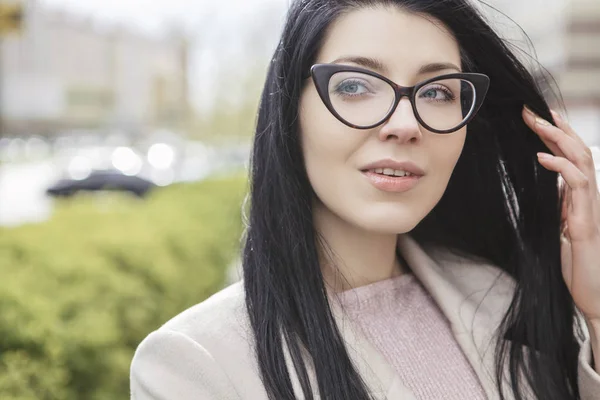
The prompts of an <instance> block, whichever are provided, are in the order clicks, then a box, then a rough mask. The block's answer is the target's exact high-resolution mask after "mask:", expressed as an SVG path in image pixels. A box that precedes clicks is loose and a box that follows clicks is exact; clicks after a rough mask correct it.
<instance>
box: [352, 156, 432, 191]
mask: <svg viewBox="0 0 600 400" xmlns="http://www.w3.org/2000/svg"><path fill="white" fill-rule="evenodd" d="M378 168H383V169H385V168H391V169H396V170H402V171H406V172H409V173H410V174H411V175H410V176H387V175H381V174H378V173H376V172H374V171H373V170H374V169H378ZM361 172H362V173H363V175H364V176H365V177H366V178H367V179H368V180H369V183H371V185H373V186H374V187H375V188H376V189H379V190H381V191H384V192H392V193H402V192H406V191H408V190H410V189H412V188H414V187H415V186H416V185H417V183H419V180H420V179H421V177H423V175H425V171H423V170H422V169H421V168H419V167H418V166H417V165H415V164H413V163H412V162H407V161H404V162H400V161H395V160H392V159H385V160H380V161H377V162H374V163H372V164H369V165H367V166H365V167H364V168H363V169H362V170H361Z"/></svg>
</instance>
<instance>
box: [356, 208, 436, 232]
mask: <svg viewBox="0 0 600 400" xmlns="http://www.w3.org/2000/svg"><path fill="white" fill-rule="evenodd" d="M411 214H412V215H406V213H382V214H381V215H370V216H369V215H366V214H365V215H362V216H360V220H358V221H356V222H355V223H356V225H357V226H359V227H361V228H362V229H364V230H366V231H369V232H376V233H379V234H401V233H407V232H410V231H412V230H413V229H414V228H415V227H416V226H417V225H418V224H419V222H421V220H422V219H423V218H424V217H425V216H424V215H423V217H420V214H418V213H416V212H413V213H411Z"/></svg>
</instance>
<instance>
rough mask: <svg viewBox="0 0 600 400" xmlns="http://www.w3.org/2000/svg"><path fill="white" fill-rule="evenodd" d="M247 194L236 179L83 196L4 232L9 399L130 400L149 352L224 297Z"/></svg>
mask: <svg viewBox="0 0 600 400" xmlns="http://www.w3.org/2000/svg"><path fill="white" fill-rule="evenodd" d="M245 190H246V182H245V180H244V179H242V178H239V177H236V178H227V179H221V180H212V181H205V182H202V183H194V184H179V185H173V186H171V187H168V188H162V189H157V190H156V191H155V192H153V193H152V194H151V195H150V196H149V197H148V198H146V199H144V200H139V199H136V198H132V197H127V196H125V195H118V194H110V195H106V196H100V197H98V196H94V197H90V196H85V197H82V196H80V197H77V198H75V199H72V200H65V201H61V202H60V204H59V205H58V206H57V210H56V212H55V214H54V216H53V217H52V219H51V220H49V221H47V222H45V223H42V224H37V225H27V226H22V227H19V228H11V229H0V274H1V278H0V399H3V400H34V399H35V400H46V399H47V400H55V399H64V400H87V399H90V400H100V399H102V400H116V399H128V398H129V382H128V380H129V365H130V363H131V358H132V356H133V352H134V350H135V348H136V346H137V345H138V344H139V342H140V341H141V340H142V339H143V338H144V337H145V336H146V335H147V334H148V333H150V332H151V331H152V330H154V329H156V328H158V327H159V326H160V325H161V324H162V323H164V322H166V321H167V320H168V319H169V318H171V317H172V316H174V315H176V314H177V313H179V312H180V311H182V310H184V309H185V308H187V307H189V306H191V305H193V304H195V303H198V302H199V301H202V300H203V299H205V298H206V297H207V296H209V295H210V294H212V293H214V292H215V291H217V290H219V289H220V288H221V287H222V286H223V284H224V282H225V275H226V268H227V266H228V265H229V264H230V263H231V262H232V260H233V259H234V258H235V256H236V253H237V251H238V249H239V238H240V234H241V229H242V228H241V227H242V224H241V209H240V207H241V204H242V199H243V196H244V194H245Z"/></svg>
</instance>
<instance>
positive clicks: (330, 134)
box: [299, 90, 364, 192]
mask: <svg viewBox="0 0 600 400" xmlns="http://www.w3.org/2000/svg"><path fill="white" fill-rule="evenodd" d="M305 92H306V93H305V94H303V96H302V98H301V101H300V111H299V116H300V137H301V142H302V152H303V154H304V161H305V165H306V171H307V174H308V177H309V179H310V181H311V184H312V186H313V187H314V188H315V191H317V192H318V191H319V189H320V187H321V186H327V185H328V183H329V186H331V182H335V181H339V180H340V179H343V177H342V176H340V175H342V174H343V171H344V169H345V168H347V167H348V163H349V160H350V159H351V158H352V156H353V154H354V153H355V152H356V150H357V149H358V148H360V145H361V143H362V141H363V140H364V135H361V132H357V131H354V132H352V131H353V130H352V129H351V128H349V127H347V126H345V125H343V124H342V123H341V122H339V121H338V120H337V119H336V118H335V117H334V116H333V115H331V113H330V112H329V111H328V110H327V108H326V107H325V105H323V103H322V101H321V99H320V98H319V97H318V95H317V94H316V91H314V90H306V91H305Z"/></svg>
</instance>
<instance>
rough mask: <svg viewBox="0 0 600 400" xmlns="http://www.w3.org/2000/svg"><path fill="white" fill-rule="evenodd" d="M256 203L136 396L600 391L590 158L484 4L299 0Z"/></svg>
mask: <svg viewBox="0 0 600 400" xmlns="http://www.w3.org/2000/svg"><path fill="white" fill-rule="evenodd" d="M484 98H485V101H484ZM524 105H527V106H528V108H524ZM530 110H533V111H530ZM547 121H554V123H555V125H553V124H551V123H549V122H547ZM467 124H468V126H467ZM557 173H560V174H561V175H562V177H563V178H564V181H565V185H564V189H563V190H564V192H563V193H564V195H562V196H561V195H559V189H558V187H557V177H558V174H557ZM250 195H251V205H250V213H249V221H248V227H247V232H246V241H245V247H244V250H243V268H244V279H243V283H239V284H235V285H233V286H231V287H229V288H227V289H225V290H224V291H222V292H220V293H218V294H216V295H214V296H213V297H212V298H210V299H208V300H206V301H205V302H203V303H201V304H200V305H198V306H195V307H193V308H191V309H190V310H188V311H186V312H184V313H183V314H181V315H179V316H178V317H176V318H175V319H173V320H172V321H170V322H168V323H167V324H166V325H164V326H163V327H162V328H160V329H159V330H158V331H156V332H154V333H152V334H151V335H150V336H149V337H148V338H146V339H145V340H144V342H143V343H142V344H141V345H140V347H139V348H138V350H137V353H136V356H135V358H134V360H133V364H132V371H131V388H132V398H134V399H137V400H145V399H178V400H179V399H252V400H262V399H270V400H282V399H318V398H320V399H335V400H348V399H352V400H362V399H389V400H395V399H484V398H489V399H500V398H501V399H544V400H548V399H556V400H558V399H560V400H564V399H586V400H598V399H600V374H599V371H600V355H599V352H600V262H599V261H598V260H600V233H599V231H600V200H599V195H598V189H597V187H596V183H595V179H594V169H593V164H592V160H591V156H590V151H589V149H588V148H587V147H586V146H585V145H584V144H583V142H582V141H581V140H580V139H579V138H578V136H577V134H576V133H575V132H574V131H573V130H572V129H571V128H570V127H569V125H568V124H567V123H566V122H564V121H563V120H562V119H561V118H560V117H559V116H558V114H556V113H552V114H551V113H550V110H549V109H548V106H547V104H546V103H545V101H544V99H543V97H542V95H541V93H540V90H539V89H538V88H537V86H536V84H535V82H534V80H533V79H532V77H531V75H530V74H529V73H528V72H527V71H526V70H525V68H524V67H523V66H522V65H521V64H520V63H519V62H518V61H517V59H516V58H515V57H514V56H513V55H512V54H511V53H510V51H509V50H508V49H507V47H506V46H505V45H504V43H503V42H502V41H501V40H500V39H499V38H498V37H497V36H496V34H495V33H494V32H493V31H492V30H491V29H490V27H489V26H488V25H487V24H486V23H485V22H484V21H483V19H482V17H481V16H480V15H479V14H478V13H477V11H476V10H475V9H474V7H473V6H471V5H469V4H468V3H466V2H465V0H446V1H439V0H429V1H426V0H302V1H296V2H295V3H293V5H292V6H291V9H290V11H289V15H288V19H287V23H286V26H285V29H284V32H283V37H282V39H281V42H280V45H279V47H278V48H277V50H276V53H275V56H274V58H273V62H272V64H271V67H270V69H269V72H268V75H267V81H266V85H265V88H264V92H263V96H262V102H261V105H260V110H259V115H258V126H257V130H256V136H255V143H254V152H253V156H252V172H251V194H250ZM563 197H564V202H563V201H562V198H563ZM560 204H564V206H562V207H561V206H560ZM594 363H595V364H594ZM594 368H595V369H594Z"/></svg>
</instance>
